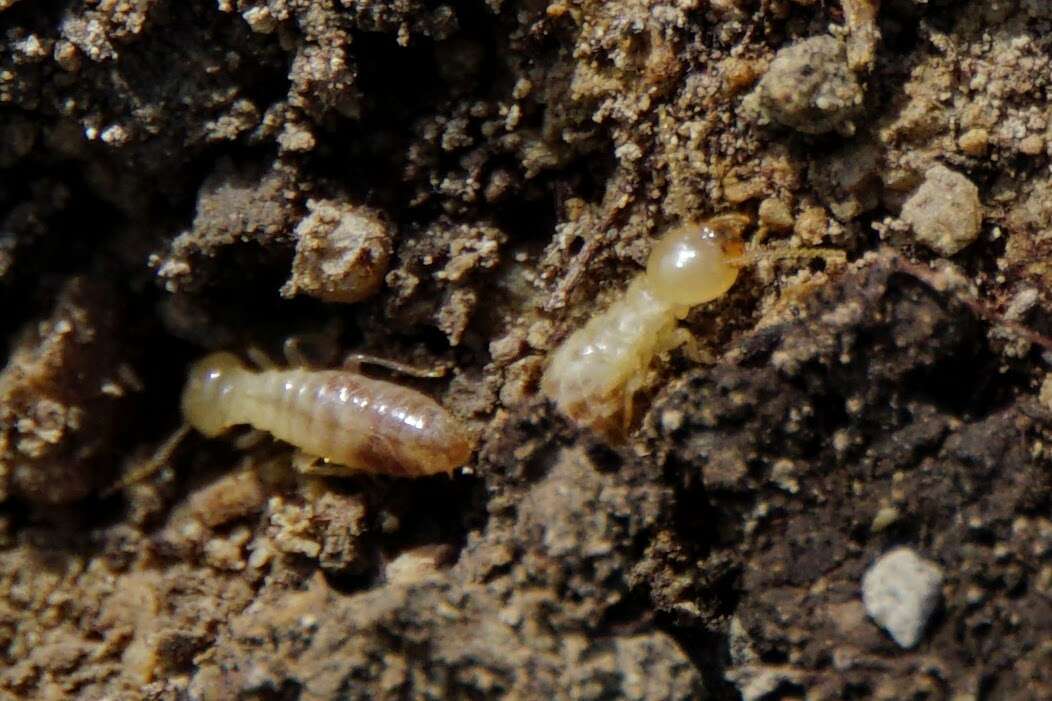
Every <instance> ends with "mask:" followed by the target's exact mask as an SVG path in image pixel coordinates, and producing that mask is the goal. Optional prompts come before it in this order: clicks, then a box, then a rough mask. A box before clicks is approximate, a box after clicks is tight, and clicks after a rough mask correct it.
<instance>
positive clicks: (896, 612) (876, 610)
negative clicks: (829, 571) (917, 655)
mask: <svg viewBox="0 0 1052 701" xmlns="http://www.w3.org/2000/svg"><path fill="white" fill-rule="evenodd" d="M941 587H942V569H941V568H940V567H939V566H938V565H936V564H935V563H933V562H929V561H928V560H925V559H923V558H921V557H920V556H919V555H917V553H915V552H913V551H912V550H910V549H909V548H895V549H894V550H891V551H890V552H887V553H885V554H884V555H881V556H880V557H879V558H877V560H876V562H874V563H873V564H872V565H870V568H869V569H868V570H867V571H866V574H865V575H863V577H862V603H863V605H865V607H866V613H868V614H869V615H870V617H871V618H873V620H874V621H876V622H877V623H878V624H879V625H880V627H881V628H883V629H884V630H886V631H887V632H888V633H889V634H890V635H891V637H892V638H893V639H894V640H895V642H896V643H898V644H899V645H900V646H901V647H903V648H911V647H913V646H914V645H916V644H917V643H918V642H920V639H921V635H922V633H923V632H924V627H925V626H926V625H927V624H928V619H929V618H930V617H931V614H932V612H933V611H934V610H935V607H936V606H937V605H938V603H939V596H940V593H941V591H940V590H941Z"/></svg>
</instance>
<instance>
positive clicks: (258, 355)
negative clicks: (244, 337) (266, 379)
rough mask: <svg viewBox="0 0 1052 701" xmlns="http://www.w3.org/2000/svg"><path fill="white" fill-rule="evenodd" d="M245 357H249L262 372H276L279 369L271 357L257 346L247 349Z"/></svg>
mask: <svg viewBox="0 0 1052 701" xmlns="http://www.w3.org/2000/svg"><path fill="white" fill-rule="evenodd" d="M245 355H247V356H248V359H249V361H250V362H251V363H252V364H253V365H255V366H256V367H257V368H259V369H260V370H276V369H277V367H278V365H277V363H275V362H274V361H273V360H272V359H271V357H270V356H269V355H267V354H266V353H265V352H263V351H262V350H261V349H259V348H257V347H256V346H249V347H248V348H246V349H245Z"/></svg>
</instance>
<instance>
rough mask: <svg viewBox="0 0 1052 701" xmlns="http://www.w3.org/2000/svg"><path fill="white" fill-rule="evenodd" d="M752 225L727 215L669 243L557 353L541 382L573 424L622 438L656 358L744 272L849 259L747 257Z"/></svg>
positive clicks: (678, 231)
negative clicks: (693, 312)
mask: <svg viewBox="0 0 1052 701" xmlns="http://www.w3.org/2000/svg"><path fill="white" fill-rule="evenodd" d="M748 223H749V219H748V217H746V216H744V215H739V214H727V215H721V216H717V217H713V218H711V219H708V220H705V221H703V222H689V223H685V224H682V225H680V226H678V227H676V228H675V229H673V230H672V231H670V232H669V233H668V234H666V235H665V236H663V237H662V238H661V239H660V240H659V241H658V242H657V243H656V244H655V245H654V248H653V251H652V252H651V254H650V258H649V259H648V261H647V268H646V270H645V271H644V272H642V273H640V274H639V275H638V276H636V278H635V279H634V280H633V281H632V283H631V284H630V285H629V286H628V289H627V290H626V291H625V294H624V295H623V296H622V297H621V298H620V299H618V300H617V301H615V302H614V303H613V304H612V305H610V307H608V308H607V309H606V310H605V311H603V312H601V313H600V314H598V315H597V316H594V317H592V318H591V319H590V320H589V321H588V322H587V323H586V324H585V325H584V326H583V327H582V328H580V329H578V330H577V331H576V332H574V333H573V334H572V335H570V337H569V338H567V339H566V340H565V341H564V342H563V344H562V345H561V346H559V347H558V348H557V349H556V350H555V352H554V353H553V354H552V357H551V360H550V362H549V363H548V367H547V369H546V370H545V373H544V376H543V378H542V380H541V390H542V391H543V392H544V394H545V395H546V396H547V397H548V398H549V399H551V400H552V401H554V402H555V404H556V406H557V407H558V408H559V410H560V411H562V412H563V413H564V414H566V415H567V416H569V417H570V418H571V419H573V420H575V421H577V422H578V423H580V424H584V425H586V426H591V427H593V428H595V429H597V430H599V431H602V432H604V433H606V434H607V435H610V436H617V435H619V434H620V433H621V432H623V431H624V429H625V428H626V426H627V424H628V423H629V422H630V421H631V415H632V411H631V403H632V398H633V396H634V395H635V393H636V392H637V391H638V390H639V389H640V388H641V387H642V386H643V383H644V378H645V374H646V373H645V371H646V369H647V368H648V367H649V365H650V363H651V361H652V360H653V359H654V356H655V355H658V354H660V353H664V352H666V351H669V350H671V349H673V348H675V347H677V346H679V345H680V344H682V343H684V342H685V341H687V340H689V339H690V334H689V332H687V331H686V329H683V328H681V327H680V326H679V321H680V320H681V319H682V318H683V317H685V316H686V315H687V312H689V311H690V308H691V307H693V306H696V305H698V304H702V303H704V302H708V301H710V300H713V299H716V298H718V297H721V296H722V295H723V294H725V293H726V292H727V290H729V289H730V288H731V286H732V285H734V282H735V280H737V278H738V272H739V270H740V269H741V268H742V267H744V266H745V265H748V264H749V263H751V262H754V261H756V260H758V259H760V258H782V257H815V256H818V257H824V258H828V259H838V260H843V259H844V254H843V253H842V252H840V251H835V250H828V249H817V248H810V249H795V250H791V251H754V252H746V251H745V250H744V246H743V244H742V243H741V235H742V233H743V232H744V230H745V228H746V226H748Z"/></svg>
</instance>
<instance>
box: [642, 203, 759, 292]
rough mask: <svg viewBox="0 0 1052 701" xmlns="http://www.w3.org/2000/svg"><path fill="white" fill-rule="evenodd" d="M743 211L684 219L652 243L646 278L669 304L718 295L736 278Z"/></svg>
mask: <svg viewBox="0 0 1052 701" xmlns="http://www.w3.org/2000/svg"><path fill="white" fill-rule="evenodd" d="M748 225H749V218H748V217H747V216H745V215H743V214H725V215H721V216H717V217H712V218H711V219H706V220H705V221H702V222H687V223H684V224H682V225H680V226H678V227H676V228H675V229H673V230H672V231H670V232H669V233H667V234H665V236H663V237H662V238H661V240H659V241H658V242H657V244H655V246H654V249H653V251H652V252H651V254H650V259H649V260H648V261H647V282H648V283H649V284H650V287H651V289H652V290H653V292H654V294H655V295H657V296H658V297H659V298H661V299H662V300H664V301H666V302H668V303H670V304H682V305H685V306H694V305H696V304H702V303H703V302H708V301H709V300H713V299H716V298H717V297H721V296H722V295H723V294H724V293H726V292H727V290H729V289H730V288H731V286H732V285H733V284H734V281H735V280H737V279H738V270H739V268H740V267H741V260H742V256H743V254H744V252H745V247H744V244H743V243H742V234H743V233H744V231H745V229H746V227H747V226H748Z"/></svg>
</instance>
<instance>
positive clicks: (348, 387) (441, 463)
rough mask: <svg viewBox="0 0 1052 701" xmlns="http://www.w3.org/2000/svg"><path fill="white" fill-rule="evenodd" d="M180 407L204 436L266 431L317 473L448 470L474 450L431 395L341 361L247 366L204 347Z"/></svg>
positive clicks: (457, 423) (413, 473) (408, 473)
mask: <svg viewBox="0 0 1052 701" xmlns="http://www.w3.org/2000/svg"><path fill="white" fill-rule="evenodd" d="M385 364H388V365H392V364H390V363H385ZM182 409H183V416H184V417H185V419H186V421H187V423H188V424H190V425H191V426H193V427H194V428H196V429H197V430H198V431H200V432H201V433H203V434H205V435H206V436H217V435H219V434H220V433H222V432H223V431H225V430H226V429H228V428H230V427H232V426H235V425H239V424H249V425H251V426H253V427H254V428H257V429H260V430H263V431H267V432H268V433H270V434H272V435H273V436H274V437H276V438H279V439H281V440H283V441H285V442H286V443H290V444H292V445H293V446H295V447H297V448H299V450H300V451H302V453H304V454H306V455H307V456H309V457H310V458H312V459H308V460H300V461H297V466H298V467H300V468H301V469H303V470H304V471H309V472H312V473H316V474H336V475H345V474H350V473H353V472H373V473H382V474H388V475H397V476H402V477H419V476H423V475H431V474H436V473H440V472H451V471H452V470H454V469H456V468H457V467H460V466H461V465H463V464H464V463H466V462H467V461H468V460H469V459H470V457H471V454H472V452H473V451H474V438H473V436H472V434H471V433H470V431H468V429H467V427H466V426H465V425H464V424H463V423H462V422H461V421H460V420H459V419H457V418H456V417H454V416H453V415H452V414H450V413H449V412H448V411H446V410H445V409H444V408H443V407H442V406H441V405H440V404H439V403H438V402H436V401H435V400H433V399H431V398H430V397H428V396H427V395H425V394H422V393H420V392H417V391H416V390H412V389H409V388H407V387H403V386H401V385H398V384H395V383H393V382H384V381H382V380H375V379H372V378H368V377H365V376H364V375H361V374H359V373H357V372H354V371H352V370H347V369H341V370H314V369H308V368H291V369H277V368H270V369H263V370H253V369H250V368H248V367H246V366H245V364H244V363H242V362H241V360H239V359H238V358H237V357H236V356H234V355H233V354H231V353H212V354H210V355H207V356H205V357H204V358H202V359H201V360H199V361H198V362H197V363H195V364H194V365H193V367H192V368H191V370H190V376H189V379H188V380H187V383H186V387H185V389H184V390H183V397H182ZM313 458H320V459H321V460H322V462H321V463H320V464H319V463H318V461H317V460H316V459H313Z"/></svg>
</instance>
